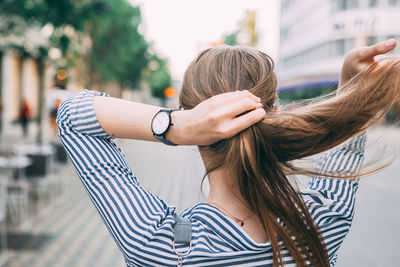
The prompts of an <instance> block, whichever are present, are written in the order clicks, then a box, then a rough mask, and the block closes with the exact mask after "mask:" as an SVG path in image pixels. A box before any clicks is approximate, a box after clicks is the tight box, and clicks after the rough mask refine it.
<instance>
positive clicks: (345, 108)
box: [262, 59, 400, 162]
mask: <svg viewBox="0 0 400 267" xmlns="http://www.w3.org/2000/svg"><path fill="white" fill-rule="evenodd" d="M399 100H400V60H398V59H391V60H389V59H385V60H382V61H379V62H376V63H375V64H373V65H372V66H371V67H369V68H368V69H367V70H365V71H363V72H361V73H359V74H358V75H357V76H356V77H354V78H353V79H352V80H350V81H349V82H348V83H347V84H345V85H343V86H342V87H340V88H339V89H338V93H337V95H336V96H333V97H331V98H329V99H327V100H325V101H320V102H316V103H313V104H309V105H305V106H302V107H299V108H296V109H294V110H292V111H286V112H285V111H282V112H279V113H278V114H267V116H266V118H265V119H264V121H263V123H262V124H263V130H264V131H265V132H267V133H268V136H269V138H270V141H271V142H270V143H271V145H272V146H273V152H274V154H275V155H277V157H278V160H279V162H287V161H291V160H294V159H300V158H303V157H307V156H311V155H314V154H317V153H320V152H322V151H325V150H328V149H330V148H333V147H335V146H337V145H338V144H340V143H342V142H344V141H345V140H347V139H348V138H350V137H352V136H354V135H356V134H357V133H360V132H362V131H364V130H365V129H366V128H368V126H370V125H371V124H373V123H374V122H376V121H377V120H378V119H379V118H380V117H381V116H382V115H384V114H385V112H386V111H387V110H388V109H389V108H390V107H391V106H392V105H393V104H394V103H396V102H398V101H399Z"/></svg>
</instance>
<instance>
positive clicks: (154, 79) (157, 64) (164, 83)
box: [147, 55, 171, 98]
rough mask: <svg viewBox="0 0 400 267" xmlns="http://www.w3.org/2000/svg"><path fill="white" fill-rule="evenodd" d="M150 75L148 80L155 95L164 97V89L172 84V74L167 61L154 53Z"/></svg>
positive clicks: (150, 65) (150, 64)
mask: <svg viewBox="0 0 400 267" xmlns="http://www.w3.org/2000/svg"><path fill="white" fill-rule="evenodd" d="M149 71H150V72H149V75H148V78H147V82H148V83H149V85H150V89H151V93H152V95H153V96H154V97H158V98H164V90H165V88H167V87H168V86H170V85H171V75H170V73H169V71H168V67H167V62H166V61H165V60H164V59H162V58H159V57H158V56H156V55H153V56H152V58H151V60H150V63H149Z"/></svg>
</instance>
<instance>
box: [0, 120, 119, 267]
mask: <svg viewBox="0 0 400 267" xmlns="http://www.w3.org/2000/svg"><path fill="white" fill-rule="evenodd" d="M35 128H36V127H35V125H31V128H30V135H29V136H28V137H26V138H23V137H22V131H21V129H20V127H18V125H15V127H9V128H7V131H3V136H2V138H1V140H0V144H1V147H3V148H4V147H11V146H12V144H15V143H34V142H35V138H36V135H35V134H36V129H35ZM45 135H46V136H47V138H46V139H49V136H50V135H51V132H50V131H47V132H46V133H45ZM53 140H56V138H54V139H53ZM56 175H57V176H56V177H57V178H58V179H63V180H64V182H65V183H64V184H67V185H68V186H67V188H66V189H65V193H64V195H63V196H62V197H61V198H59V199H56V201H55V202H56V203H48V205H49V207H50V208H49V209H48V212H47V214H43V215H41V216H40V217H36V218H34V222H33V227H32V228H31V229H30V230H29V231H26V232H9V234H8V261H7V263H6V265H5V266H6V267H25V266H26V267H28V266H29V267H47V266H48V267H53V266H62V267H87V266H100V267H109V266H117V267H118V266H125V263H124V260H123V257H122V254H121V252H120V251H119V249H118V248H117V246H116V244H115V242H114V241H113V239H112V237H111V235H110V234H109V233H108V230H107V229H106V227H105V226H104V224H103V222H102V220H101V219H100V216H99V215H98V213H97V211H96V210H95V208H94V206H93V205H92V203H91V201H90V199H89V197H88V195H87V193H86V192H85V190H84V188H83V186H82V185H81V182H80V181H79V179H78V177H77V174H76V172H75V170H74V168H73V166H72V164H71V163H70V162H68V164H67V165H66V166H65V167H64V168H62V169H61V170H60V171H59V172H58V173H57V174H56Z"/></svg>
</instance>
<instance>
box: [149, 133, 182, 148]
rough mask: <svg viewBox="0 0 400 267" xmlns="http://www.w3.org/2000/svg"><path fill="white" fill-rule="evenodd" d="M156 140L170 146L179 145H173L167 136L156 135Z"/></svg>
mask: <svg viewBox="0 0 400 267" xmlns="http://www.w3.org/2000/svg"><path fill="white" fill-rule="evenodd" d="M154 138H155V139H157V140H158V141H160V142H163V143H164V144H166V145H169V146H177V144H175V143H172V142H171V141H168V140H167V139H166V138H165V135H157V134H155V135H154Z"/></svg>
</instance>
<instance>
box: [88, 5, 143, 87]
mask: <svg viewBox="0 0 400 267" xmlns="http://www.w3.org/2000/svg"><path fill="white" fill-rule="evenodd" d="M107 4H108V6H109V10H108V13H107V16H93V18H92V19H91V20H90V21H88V23H87V25H86V28H87V32H88V34H89V36H90V38H91V39H92V49H91V51H90V53H89V55H88V58H89V60H88V62H89V64H90V67H89V69H90V74H91V75H90V77H91V79H90V81H89V85H90V84H93V83H101V82H107V81H116V82H118V83H119V84H120V85H121V86H123V85H127V84H128V85H131V87H136V86H137V85H138V83H139V80H140V78H141V72H142V70H143V69H145V68H146V67H147V63H148V55H147V50H148V48H149V44H148V43H147V41H146V40H145V38H144V37H143V35H142V34H140V33H139V25H140V23H141V14H140V9H139V8H138V7H134V6H132V5H131V4H130V3H128V2H127V1H125V0H108V1H107Z"/></svg>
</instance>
